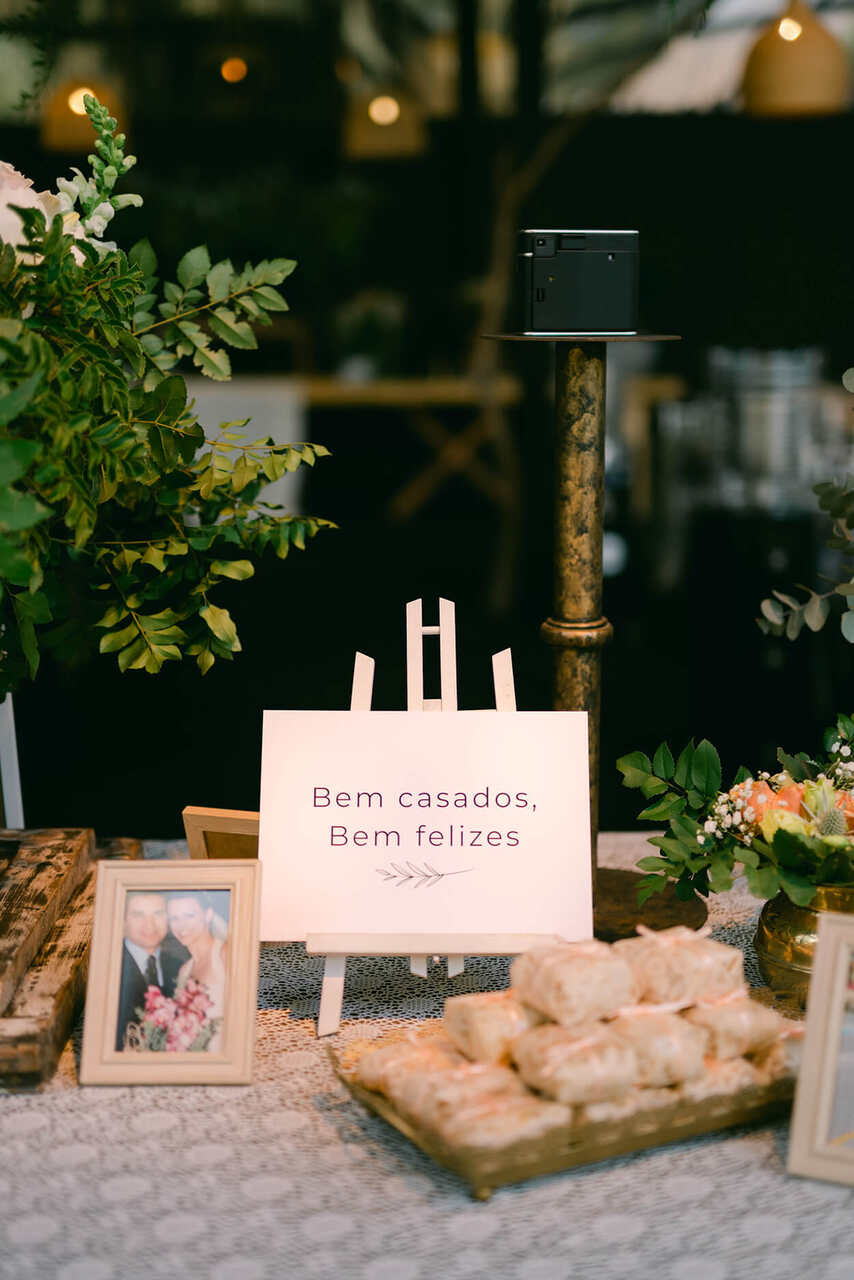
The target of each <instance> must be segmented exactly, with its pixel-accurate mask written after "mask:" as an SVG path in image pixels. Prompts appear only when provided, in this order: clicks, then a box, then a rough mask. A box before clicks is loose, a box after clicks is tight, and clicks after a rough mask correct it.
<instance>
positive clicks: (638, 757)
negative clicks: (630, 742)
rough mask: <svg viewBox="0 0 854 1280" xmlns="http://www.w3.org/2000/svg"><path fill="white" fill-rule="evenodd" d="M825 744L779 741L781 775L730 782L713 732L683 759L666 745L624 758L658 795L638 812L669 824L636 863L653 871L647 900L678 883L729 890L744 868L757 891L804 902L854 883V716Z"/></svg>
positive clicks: (648, 793) (742, 773)
mask: <svg viewBox="0 0 854 1280" xmlns="http://www.w3.org/2000/svg"><path fill="white" fill-rule="evenodd" d="M823 747H824V750H823V754H822V756H821V758H819V759H817V760H814V759H812V758H810V757H809V756H808V755H806V754H805V753H804V752H800V753H798V754H797V755H794V756H792V755H788V754H787V753H786V752H785V751H783V749H782V748H780V749H779V750H778V752H777V761H778V763H779V764H780V766H781V769H780V771H779V772H778V773H775V774H773V775H772V774H770V773H768V772H759V773H757V774H756V775H755V776H754V775H753V774H752V773H751V772H750V771H749V770H748V769H746V768H744V767H741V768H740V769H739V770H738V772H737V773H736V775H735V777H734V778H733V782H732V785H731V787H730V788H729V789H728V790H722V769H721V762H720V757H719V755H718V752H717V751H716V750H715V748H714V747H713V746H712V744H711V743H710V742H708V741H707V740H706V739H703V741H702V742H700V743H699V744H698V745H696V746H695V745H694V742H693V741H691V742H689V743H688V745H687V746H686V747H685V748H684V750H683V751H682V752H681V753H680V755H679V757H678V759H676V760H674V757H673V754H672V752H671V750H670V748H669V746H668V745H667V743H662V744H661V746H660V747H659V748H658V750H657V751H656V752H655V755H654V756H653V758H652V760H650V759H649V757H648V756H647V755H645V754H644V753H643V752H642V751H632V752H630V753H629V754H628V755H625V756H622V757H621V758H620V759H619V760H618V761H617V768H618V769H619V771H620V772H621V773H622V775H623V785H624V786H626V787H631V788H635V789H637V790H639V791H640V792H641V793H642V794H643V795H644V797H645V798H646V799H648V800H651V801H652V803H651V804H649V805H647V806H646V807H645V808H644V809H643V810H642V811H641V812H640V813H639V814H638V817H639V818H641V819H642V820H644V821H647V822H656V823H659V824H661V823H664V822H666V823H667V831H666V832H665V833H664V834H661V835H655V836H652V837H650V839H649V844H651V845H653V846H654V847H655V848H657V849H658V850H659V852H658V854H657V855H656V856H650V857H645V858H641V860H640V861H639V863H638V866H639V867H640V869H641V870H642V871H645V872H646V873H647V874H646V875H645V876H644V877H643V878H642V880H641V882H640V886H639V890H638V899H639V901H640V902H641V903H643V902H645V901H646V899H647V898H649V897H650V896H651V895H652V894H654V893H661V892H662V891H663V890H664V889H665V888H666V886H667V884H668V883H671V882H673V883H675V886H676V893H677V895H678V896H679V897H680V898H683V899H687V898H691V897H693V896H694V894H695V893H700V894H702V895H703V896H705V897H707V896H708V894H709V893H710V892H714V893H721V892H723V891H725V890H727V889H730V888H731V887H732V884H733V877H734V876H735V875H736V874H739V873H743V874H744V875H745V876H746V878H747V883H748V886H749V888H750V891H751V893H753V894H755V895H756V896H757V897H759V898H770V897H773V896H774V895H775V894H777V893H779V892H780V891H782V892H783V893H785V894H787V895H788V897H789V898H791V900H792V901H793V902H795V903H797V904H799V905H800V906H806V905H808V904H809V903H810V902H811V901H812V899H813V897H814V896H815V889H816V886H817V885H823V884H854V833H852V832H851V831H849V824H850V825H851V826H852V827H854V719H852V717H850V716H847V715H840V716H838V717H837V722H836V724H835V725H834V726H832V727H831V728H829V729H827V730H826V731H825V734H824V739H823Z"/></svg>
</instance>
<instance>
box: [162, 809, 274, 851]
mask: <svg viewBox="0 0 854 1280" xmlns="http://www.w3.org/2000/svg"><path fill="white" fill-rule="evenodd" d="M181 817H182V818H183V819H184V834H185V835H186V837H187V846H188V848H189V850H190V857H191V858H257V857H258V820H259V815H258V814H257V813H254V812H253V811H252V810H250V809H203V808H199V807H198V806H196V805H188V806H187V807H186V809H184V810H183V811H182V814H181Z"/></svg>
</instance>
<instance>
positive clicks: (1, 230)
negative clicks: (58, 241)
mask: <svg viewBox="0 0 854 1280" xmlns="http://www.w3.org/2000/svg"><path fill="white" fill-rule="evenodd" d="M66 201H67V197H66V196H64V195H60V196H55V195H54V194H53V192H52V191H36V190H34V188H33V184H32V180H31V179H30V178H25V177H24V175H23V174H22V173H18V170H17V169H13V168H12V166H11V165H10V164H6V163H5V162H4V161H2V160H0V240H4V241H5V242H6V244H11V245H12V246H13V247H14V248H15V249H16V250H20V249H21V248H22V247H23V244H24V233H23V226H22V224H21V215H20V214H18V213H16V212H15V210H14V209H12V208H11V207H10V206H11V205H18V206H20V207H21V208H25V209H40V210H41V212H42V213H43V214H44V216H45V219H46V220H47V222H48V223H50V221H51V220H52V219H53V218H54V217H55V216H56V214H58V213H61V214H62V215H63V218H62V229H63V231H64V232H65V234H66V235H70V236H74V238H75V240H80V239H82V238H83V237H84V234H85V233H84V230H83V227H82V226H81V225H80V219H79V218H78V216H77V214H76V213H74V212H73V211H72V209H71V203H70V201H68V207H67V208H66ZM72 253H73V254H74V257H75V259H76V260H77V262H83V261H84V258H83V254H82V253H81V252H80V250H79V249H72Z"/></svg>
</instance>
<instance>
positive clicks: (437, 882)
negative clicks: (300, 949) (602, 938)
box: [258, 711, 593, 942]
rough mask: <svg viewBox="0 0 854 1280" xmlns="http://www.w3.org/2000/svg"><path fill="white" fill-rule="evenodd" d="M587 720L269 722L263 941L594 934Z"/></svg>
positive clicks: (307, 715)
mask: <svg viewBox="0 0 854 1280" xmlns="http://www.w3.org/2000/svg"><path fill="white" fill-rule="evenodd" d="M589 804H590V800H589V791H588V756H587V715H586V713H585V712H581V711H550V712H540V711H521V712H512V713H506V712H496V711H449V712H442V713H440V714H430V713H423V714H413V713H411V712H408V711H265V712H264V737H263V751H262V763H261V823H260V835H259V850H258V852H259V857H260V858H261V860H262V861H263V863H264V875H263V880H262V901H261V938H262V939H263V940H264V941H270V942H275V941H300V940H301V941H304V940H305V939H306V937H307V935H309V934H315V933H346V932H353V931H358V932H360V933H377V934H389V933H395V934H401V933H419V934H426V933H441V934H452V933H459V934H463V933H465V934H471V933H492V934H495V933H513V934H522V933H536V934H547V935H549V934H559V935H560V936H562V937H564V938H569V939H574V938H589V937H590V936H591V935H592V931H593V919H592V886H591V870H590V822H589Z"/></svg>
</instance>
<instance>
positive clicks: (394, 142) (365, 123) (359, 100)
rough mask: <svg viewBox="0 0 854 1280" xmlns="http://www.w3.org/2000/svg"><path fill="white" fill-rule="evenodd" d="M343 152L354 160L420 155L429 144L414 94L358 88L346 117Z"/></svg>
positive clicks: (352, 96) (396, 90)
mask: <svg viewBox="0 0 854 1280" xmlns="http://www.w3.org/2000/svg"><path fill="white" fill-rule="evenodd" d="M343 144H344V154H345V155H346V156H347V157H348V158H349V159H351V160H382V159H390V158H394V159H396V158H398V157H401V156H411V155H417V154H418V153H419V152H421V151H423V150H424V148H425V147H426V145H427V138H426V134H425V130H424V121H423V119H422V114H421V109H420V107H419V105H418V103H417V102H416V101H415V99H414V98H413V97H412V95H411V94H409V93H407V92H406V91H405V90H402V89H400V88H398V87H397V86H395V87H394V88H392V89H387V90H383V89H374V90H367V89H365V90H356V91H354V92H352V93H351V94H350V97H349V101H348V104H347V110H346V113H345V116H344V136H343Z"/></svg>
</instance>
